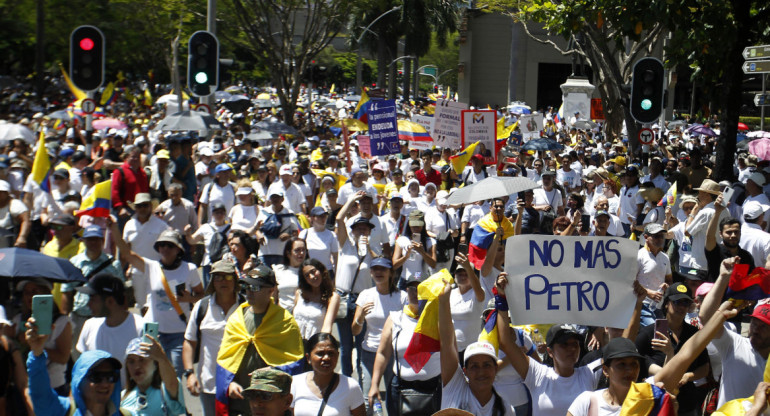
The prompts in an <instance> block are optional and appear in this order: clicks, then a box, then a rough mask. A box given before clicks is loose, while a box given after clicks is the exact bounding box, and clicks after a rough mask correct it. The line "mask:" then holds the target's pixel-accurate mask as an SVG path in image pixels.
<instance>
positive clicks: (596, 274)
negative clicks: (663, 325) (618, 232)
mask: <svg viewBox="0 0 770 416" xmlns="http://www.w3.org/2000/svg"><path fill="white" fill-rule="evenodd" d="M638 251H639V243H638V242H636V241H631V240H629V239H625V238H609V237H561V236H549V235H520V236H514V237H511V238H509V239H508V240H507V242H506V247H505V271H506V272H507V273H508V286H506V288H505V294H506V296H507V297H508V305H509V307H510V313H511V321H512V322H513V323H514V324H515V325H524V324H553V323H559V324H561V323H566V324H578V325H594V326H608V327H612V328H625V327H627V326H628V321H629V320H630V319H631V314H632V312H633V308H634V305H635V303H636V296H635V295H634V292H633V281H634V279H636V272H637V269H638V265H637V260H636V257H637V252H638Z"/></svg>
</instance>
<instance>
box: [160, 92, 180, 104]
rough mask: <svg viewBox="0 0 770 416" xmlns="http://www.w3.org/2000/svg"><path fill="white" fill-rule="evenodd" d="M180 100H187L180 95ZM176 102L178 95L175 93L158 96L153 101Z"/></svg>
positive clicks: (161, 102)
mask: <svg viewBox="0 0 770 416" xmlns="http://www.w3.org/2000/svg"><path fill="white" fill-rule="evenodd" d="M182 101H183V102H184V101H187V100H185V98H184V97H182ZM178 102H179V97H178V96H177V95H176V94H166V95H163V96H161V97H160V98H158V99H157V100H156V101H155V104H169V103H174V104H177V103H178Z"/></svg>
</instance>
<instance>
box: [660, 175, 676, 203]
mask: <svg viewBox="0 0 770 416" xmlns="http://www.w3.org/2000/svg"><path fill="white" fill-rule="evenodd" d="M677 196H678V195H677V194H676V181H674V183H672V184H671V186H669V187H668V191H666V194H665V195H663V198H661V199H660V202H658V206H659V207H667V206H676V203H677Z"/></svg>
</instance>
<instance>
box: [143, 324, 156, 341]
mask: <svg viewBox="0 0 770 416" xmlns="http://www.w3.org/2000/svg"><path fill="white" fill-rule="evenodd" d="M158 333H159V329H158V323H157V322H145V323H144V327H143V328H142V342H146V343H148V344H151V343H152V340H150V338H148V337H147V335H150V336H151V337H153V338H155V339H158Z"/></svg>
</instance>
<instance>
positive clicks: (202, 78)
mask: <svg viewBox="0 0 770 416" xmlns="http://www.w3.org/2000/svg"><path fill="white" fill-rule="evenodd" d="M208 80H209V77H207V76H206V73H205V72H198V73H197V74H195V82H197V83H198V84H205V83H207V82H208ZM648 108H649V107H648Z"/></svg>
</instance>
